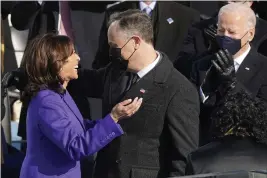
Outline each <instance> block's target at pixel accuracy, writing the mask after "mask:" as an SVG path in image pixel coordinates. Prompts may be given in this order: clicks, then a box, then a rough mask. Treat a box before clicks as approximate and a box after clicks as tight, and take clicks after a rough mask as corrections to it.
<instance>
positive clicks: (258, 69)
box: [191, 47, 267, 145]
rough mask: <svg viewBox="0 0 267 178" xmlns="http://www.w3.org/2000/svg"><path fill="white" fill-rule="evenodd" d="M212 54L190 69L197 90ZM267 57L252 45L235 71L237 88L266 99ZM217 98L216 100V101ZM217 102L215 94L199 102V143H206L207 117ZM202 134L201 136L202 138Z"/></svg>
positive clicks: (209, 64)
mask: <svg viewBox="0 0 267 178" xmlns="http://www.w3.org/2000/svg"><path fill="white" fill-rule="evenodd" d="M213 57H214V56H213V55H210V56H206V57H205V58H203V59H200V60H199V61H197V62H195V64H194V65H193V70H192V78H191V81H192V82H193V83H194V84H195V85H196V87H197V89H198V91H199V87H200V85H201V83H202V82H203V80H204V78H205V76H206V72H207V70H208V69H209V68H210V66H211V59H212V58H213ZM266 64H267V59H266V57H264V56H262V55H260V54H259V53H258V52H257V51H256V50H255V49H254V48H253V47H252V48H251V50H250V52H249V53H248V55H247V56H246V58H245V59H244V61H243V62H242V64H241V65H240V66H239V69H238V71H237V73H236V76H237V80H238V85H237V90H238V89H240V88H244V89H245V90H246V91H247V92H249V93H251V94H252V96H255V97H259V98H263V99H264V100H266V101H267V72H266V71H267V65H266ZM216 100H217V101H216ZM216 102H218V97H217V98H216V95H215V94H214V95H213V96H210V97H209V98H208V99H207V100H206V101H205V103H204V104H203V103H201V112H200V125H201V128H200V130H202V131H203V132H202V133H201V140H202V139H204V140H203V142H202V141H201V143H200V145H202V144H203V143H206V141H207V139H208V138H207V137H208V134H209V124H210V121H209V118H210V114H211V112H212V111H213V109H214V105H215V103H216ZM202 136H203V138H202Z"/></svg>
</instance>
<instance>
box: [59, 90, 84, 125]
mask: <svg viewBox="0 0 267 178" xmlns="http://www.w3.org/2000/svg"><path fill="white" fill-rule="evenodd" d="M63 100H64V102H65V103H66V105H67V106H68V107H69V109H70V110H71V111H72V112H73V114H74V115H75V116H76V117H77V119H78V121H79V122H80V124H81V125H82V127H83V129H85V127H84V123H83V117H82V115H81V113H80V111H79V109H78V107H77V106H76V104H75V102H74V101H73V99H72V98H71V96H70V94H69V92H66V94H64V96H63Z"/></svg>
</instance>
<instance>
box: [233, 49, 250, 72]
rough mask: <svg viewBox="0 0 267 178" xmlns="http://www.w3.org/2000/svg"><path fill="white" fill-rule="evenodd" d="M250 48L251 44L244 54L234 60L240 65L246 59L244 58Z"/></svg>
mask: <svg viewBox="0 0 267 178" xmlns="http://www.w3.org/2000/svg"><path fill="white" fill-rule="evenodd" d="M250 49H251V47H250V45H249V47H248V49H247V50H246V51H245V52H244V53H243V54H241V55H240V56H238V57H237V58H235V59H234V62H235V63H236V64H237V65H238V67H239V66H240V65H241V64H242V62H243V61H244V59H245V58H246V57H247V55H248V53H249V51H250ZM237 69H238V68H237ZM237 69H236V70H237Z"/></svg>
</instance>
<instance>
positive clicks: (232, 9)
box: [218, 3, 256, 30]
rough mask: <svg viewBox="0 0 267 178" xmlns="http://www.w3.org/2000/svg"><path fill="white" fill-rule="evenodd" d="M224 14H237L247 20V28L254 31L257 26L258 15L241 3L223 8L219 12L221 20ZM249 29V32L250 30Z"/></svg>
mask: <svg viewBox="0 0 267 178" xmlns="http://www.w3.org/2000/svg"><path fill="white" fill-rule="evenodd" d="M224 13H236V14H240V15H241V16H244V17H246V18H247V28H248V29H252V28H255V26H256V15H255V13H254V11H253V10H252V9H251V8H250V7H248V6H247V5H244V4H240V3H231V4H227V5H225V6H223V7H222V8H221V9H220V11H219V16H218V17H219V19H220V18H221V16H222V14H224ZM248 29H247V30H248Z"/></svg>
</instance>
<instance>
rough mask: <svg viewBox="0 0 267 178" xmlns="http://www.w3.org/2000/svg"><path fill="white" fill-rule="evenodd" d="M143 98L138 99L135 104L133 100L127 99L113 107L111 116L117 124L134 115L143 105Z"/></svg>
mask: <svg viewBox="0 0 267 178" xmlns="http://www.w3.org/2000/svg"><path fill="white" fill-rule="evenodd" d="M142 101H143V98H139V99H138V97H136V98H135V99H134V100H133V102H132V99H127V100H124V101H122V102H120V103H119V104H117V105H116V106H114V107H113V109H112V111H111V113H110V115H111V117H112V119H113V120H114V121H115V122H118V121H119V120H120V119H123V118H126V117H131V116H132V115H134V114H135V113H136V112H137V111H138V109H139V108H140V106H141V104H142Z"/></svg>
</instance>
